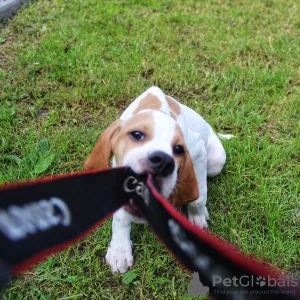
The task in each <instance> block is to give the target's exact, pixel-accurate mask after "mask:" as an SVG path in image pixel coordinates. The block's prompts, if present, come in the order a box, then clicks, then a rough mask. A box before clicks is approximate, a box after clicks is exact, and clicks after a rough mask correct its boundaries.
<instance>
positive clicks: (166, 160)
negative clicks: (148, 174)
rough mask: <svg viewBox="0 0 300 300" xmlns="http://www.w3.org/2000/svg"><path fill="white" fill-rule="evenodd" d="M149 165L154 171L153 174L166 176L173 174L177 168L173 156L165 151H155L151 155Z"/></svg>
mask: <svg viewBox="0 0 300 300" xmlns="http://www.w3.org/2000/svg"><path fill="white" fill-rule="evenodd" d="M147 164H148V166H149V167H150V168H151V170H152V171H153V175H156V176H162V177H166V176H168V175H171V174H172V173H173V171H174V169H175V161H174V159H173V157H171V156H170V155H168V154H166V153H165V152H163V151H155V152H153V153H152V154H150V155H149V157H148V160H147Z"/></svg>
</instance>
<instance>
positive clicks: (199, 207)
mask: <svg viewBox="0 0 300 300" xmlns="http://www.w3.org/2000/svg"><path fill="white" fill-rule="evenodd" d="M199 153H200V155H199V156H197V157H196V158H195V159H194V160H193V161H194V170H195V173H196V177H197V181H198V188H199V192H200V196H199V198H198V199H197V200H195V201H193V202H191V203H189V204H188V217H189V219H190V221H192V222H193V223H195V224H197V225H199V226H200V227H208V225H207V222H206V220H207V219H208V218H209V215H208V211H207V208H206V201H207V176H216V175H217V174H219V173H220V172H221V170H222V168H223V166H224V164H225V162H226V153H225V150H224V148H223V146H222V144H221V142H220V140H219V139H218V137H217V136H216V135H215V134H212V135H210V136H209V138H208V143H207V147H206V149H205V147H204V145H201V149H200V151H199Z"/></svg>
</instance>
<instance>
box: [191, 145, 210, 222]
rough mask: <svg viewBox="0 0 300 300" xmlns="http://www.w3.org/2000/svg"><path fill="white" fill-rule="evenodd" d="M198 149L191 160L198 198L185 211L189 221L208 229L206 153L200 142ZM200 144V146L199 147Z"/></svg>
mask: <svg viewBox="0 0 300 300" xmlns="http://www.w3.org/2000/svg"><path fill="white" fill-rule="evenodd" d="M197 143H198V145H199V146H200V149H199V148H198V149H197V152H198V153H197V156H196V158H194V159H193V165H194V171H195V174H196V177H197V181H198V188H199V194H200V195H199V198H198V199H197V200H195V201H193V202H190V203H188V205H187V211H188V218H189V220H190V221H191V222H192V223H194V224H196V225H198V226H200V227H208V225H207V222H206V220H207V219H208V217H209V216H208V212H207V208H206V201H207V152H206V149H205V147H204V145H203V143H202V141H199V142H197ZM200 143H201V145H200Z"/></svg>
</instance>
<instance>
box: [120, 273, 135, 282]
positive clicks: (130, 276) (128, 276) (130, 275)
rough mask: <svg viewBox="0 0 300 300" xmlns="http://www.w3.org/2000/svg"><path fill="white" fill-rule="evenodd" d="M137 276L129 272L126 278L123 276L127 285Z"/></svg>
mask: <svg viewBox="0 0 300 300" xmlns="http://www.w3.org/2000/svg"><path fill="white" fill-rule="evenodd" d="M136 277H137V275H136V274H135V273H134V272H133V271H128V272H127V273H126V274H125V275H124V276H123V282H124V283H125V284H129V283H131V282H132V281H133V280H134V279H135V278H136Z"/></svg>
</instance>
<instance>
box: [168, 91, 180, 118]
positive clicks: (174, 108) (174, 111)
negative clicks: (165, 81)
mask: <svg viewBox="0 0 300 300" xmlns="http://www.w3.org/2000/svg"><path fill="white" fill-rule="evenodd" d="M166 99H167V101H168V104H169V107H170V110H171V116H172V118H173V119H174V120H176V119H177V117H178V116H179V115H180V114H181V109H180V106H179V104H178V103H177V102H176V101H175V100H173V99H172V98H171V97H169V96H166Z"/></svg>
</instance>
